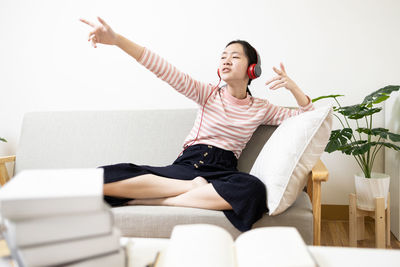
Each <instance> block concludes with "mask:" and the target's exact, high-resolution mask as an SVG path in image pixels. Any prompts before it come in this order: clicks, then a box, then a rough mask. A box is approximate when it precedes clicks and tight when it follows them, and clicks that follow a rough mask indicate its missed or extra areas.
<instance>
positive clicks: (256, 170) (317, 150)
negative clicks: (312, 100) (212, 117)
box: [250, 105, 333, 215]
mask: <svg viewBox="0 0 400 267" xmlns="http://www.w3.org/2000/svg"><path fill="white" fill-rule="evenodd" d="M332 112H333V110H332V106H331V105H329V106H324V107H318V108H315V109H314V110H312V111H307V112H304V113H301V114H299V115H296V116H293V117H290V118H287V119H285V120H284V121H283V122H282V123H281V124H280V125H279V127H278V128H277V129H276V130H275V131H274V133H273V134H272V136H271V137H270V138H269V139H268V141H267V143H266V144H265V145H264V147H263V149H262V150H261V152H260V154H259V155H258V157H257V159H256V161H255V162H254V165H253V167H252V169H251V171H250V174H252V175H254V176H256V177H258V178H259V179H260V180H261V181H262V182H263V183H264V184H265V186H266V190H267V207H268V209H269V215H278V214H280V213H282V212H284V211H285V210H286V209H287V208H288V207H290V206H291V205H292V204H293V202H294V201H295V200H296V199H297V197H298V196H299V194H300V192H301V191H302V190H303V188H304V186H305V185H306V183H307V179H308V173H309V172H310V171H311V169H312V168H313V167H314V165H315V164H316V163H317V161H318V159H319V158H320V156H321V154H322V153H323V152H324V149H325V146H326V144H327V143H328V140H329V136H330V133H331V129H332Z"/></svg>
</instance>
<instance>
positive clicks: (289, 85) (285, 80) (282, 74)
mask: <svg viewBox="0 0 400 267" xmlns="http://www.w3.org/2000/svg"><path fill="white" fill-rule="evenodd" d="M280 67H281V69H280V70H279V69H277V68H275V67H272V69H273V70H274V71H275V72H276V73H277V74H278V76H276V77H274V78H272V79H270V80H268V81H267V82H266V83H265V85H268V84H270V83H271V82H273V81H276V82H275V83H274V84H272V85H271V86H270V87H269V89H271V90H276V89H278V88H280V87H285V88H286V89H288V90H290V91H292V90H295V89H297V88H298V86H297V84H296V83H295V82H294V81H293V80H292V79H290V78H289V76H288V75H287V74H286V70H285V67H284V66H283V63H282V62H281V63H280Z"/></svg>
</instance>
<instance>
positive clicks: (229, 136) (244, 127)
mask: <svg viewBox="0 0 400 267" xmlns="http://www.w3.org/2000/svg"><path fill="white" fill-rule="evenodd" d="M138 62H139V63H140V64H142V65H143V66H144V67H145V68H147V69H149V70H150V71H151V72H153V73H154V74H155V75H156V76H157V77H158V78H160V79H162V80H163V81H165V82H167V83H168V84H169V85H171V86H172V87H173V88H175V89H176V90H177V91H178V92H179V93H181V94H183V95H185V96H186V97H188V98H189V99H191V100H193V101H195V102H196V103H197V104H198V105H199V109H198V112H197V117H196V120H195V123H194V126H193V128H192V130H191V131H190V133H189V135H188V136H187V137H186V139H185V140H184V142H183V147H185V146H186V145H188V144H190V145H195V144H207V145H214V146H216V147H219V148H222V149H225V150H229V151H232V152H233V153H234V154H235V156H236V158H239V157H240V154H241V153H242V150H243V149H244V147H245V146H246V144H247V142H248V141H249V140H250V138H251V136H252V135H253V133H254V131H255V130H256V129H257V127H258V126H259V125H261V124H264V125H279V124H281V123H282V121H284V120H285V119H287V118H289V117H292V116H296V115H298V114H300V113H303V112H306V111H310V110H314V109H315V107H314V105H313V103H312V102H311V99H310V97H309V96H307V98H308V99H309V103H308V104H307V105H306V106H303V107H302V106H299V108H298V109H289V108H285V107H281V106H276V105H273V104H271V103H270V102H269V101H268V100H266V99H261V98H257V97H252V96H250V95H249V94H247V97H246V98H245V99H238V98H235V97H234V96H232V95H231V94H230V93H229V92H228V91H227V89H226V87H225V86H223V87H220V88H217V89H215V90H214V91H213V93H212V95H211V96H210V97H209V98H208V101H207V104H206V106H205V108H204V115H203V121H202V124H201V129H200V132H199V135H198V138H197V140H196V141H195V142H193V140H194V139H195V138H196V136H197V132H198V129H199V124H200V119H201V113H202V107H203V105H204V102H205V101H206V99H207V97H208V95H209V94H210V93H211V91H212V90H213V89H214V88H215V87H216V85H213V84H210V83H208V84H207V83H203V82H200V81H197V80H195V79H193V78H192V77H190V76H189V75H188V74H186V73H183V72H181V71H179V70H178V69H177V68H176V67H175V66H173V65H171V64H170V63H169V62H167V61H166V60H165V59H164V58H162V57H160V56H159V55H157V54H156V53H154V52H152V51H151V50H149V49H147V48H145V50H144V52H143V55H142V57H141V58H140V59H139V61H138Z"/></svg>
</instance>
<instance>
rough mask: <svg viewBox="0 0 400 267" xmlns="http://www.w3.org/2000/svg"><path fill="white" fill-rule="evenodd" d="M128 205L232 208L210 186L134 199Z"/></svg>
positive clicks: (213, 208) (211, 208) (212, 208)
mask: <svg viewBox="0 0 400 267" xmlns="http://www.w3.org/2000/svg"><path fill="white" fill-rule="evenodd" d="M128 204H129V205H165V206H181V207H192V208H202V209H210V210H231V209H232V206H231V205H230V204H229V203H228V202H227V201H226V200H225V199H223V198H222V197H221V196H220V195H219V194H218V193H217V191H215V189H214V187H213V185H212V184H210V183H208V184H206V185H203V186H200V187H197V188H195V189H192V190H190V191H188V192H186V193H183V194H180V195H177V196H173V197H166V198H152V199H134V200H131V201H129V202H128Z"/></svg>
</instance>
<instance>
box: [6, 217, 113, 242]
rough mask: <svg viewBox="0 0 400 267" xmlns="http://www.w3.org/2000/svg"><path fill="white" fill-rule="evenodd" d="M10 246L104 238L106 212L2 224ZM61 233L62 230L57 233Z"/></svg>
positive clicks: (109, 225)
mask: <svg viewBox="0 0 400 267" xmlns="http://www.w3.org/2000/svg"><path fill="white" fill-rule="evenodd" d="M4 223H5V226H6V228H7V231H8V233H9V236H10V239H11V244H10V245H11V246H13V247H25V246H32V245H42V244H46V243H52V242H59V241H67V240H72V239H77V238H83V237H91V236H96V235H102V234H108V233H111V231H112V225H113V218H112V213H111V211H110V210H104V211H100V212H91V213H81V214H78V213H77V214H72V215H62V216H51V217H44V218H39V219H29V220H18V221H15V220H9V219H5V220H4ZM60 229H62V230H60Z"/></svg>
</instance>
